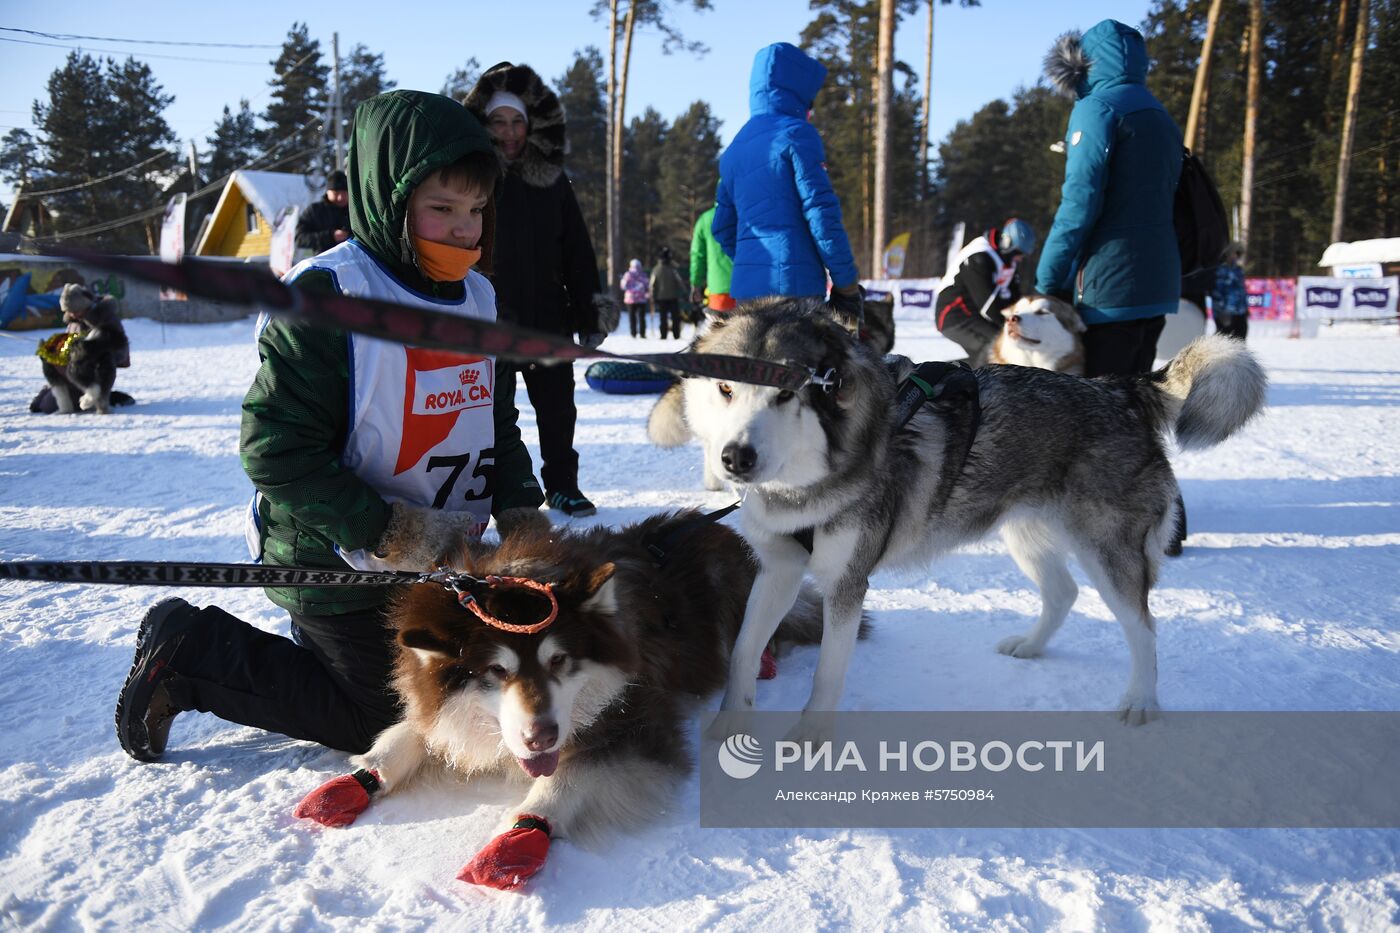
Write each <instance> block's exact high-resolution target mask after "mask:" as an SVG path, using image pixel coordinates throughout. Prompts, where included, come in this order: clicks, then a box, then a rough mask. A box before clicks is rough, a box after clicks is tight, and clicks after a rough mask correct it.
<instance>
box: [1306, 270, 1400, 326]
mask: <svg viewBox="0 0 1400 933" xmlns="http://www.w3.org/2000/svg"><path fill="white" fill-rule="evenodd" d="M1397 295H1400V276H1394V275H1392V276H1388V277H1386V278H1383V279H1382V278H1367V279H1358V278H1329V277H1323V276H1312V275H1300V276H1298V297H1297V308H1298V317H1300V318H1304V319H1314V320H1325V321H1357V320H1378V319H1384V318H1390V317H1394V316H1395V308H1396V298H1397Z"/></svg>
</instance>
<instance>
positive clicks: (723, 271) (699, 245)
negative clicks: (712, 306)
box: [690, 205, 734, 295]
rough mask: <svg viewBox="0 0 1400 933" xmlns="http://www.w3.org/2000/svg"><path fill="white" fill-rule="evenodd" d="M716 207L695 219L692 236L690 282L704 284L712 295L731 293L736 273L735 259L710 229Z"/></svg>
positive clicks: (711, 207)
mask: <svg viewBox="0 0 1400 933" xmlns="http://www.w3.org/2000/svg"><path fill="white" fill-rule="evenodd" d="M714 219H715V209H714V206H713V205H711V206H710V209H709V210H707V211H706V212H705V213H703V214H701V215H700V217H699V218H698V219H697V220H696V221H695V231H694V233H693V235H692V236H691V238H690V284H691V285H704V286H705V290H706V291H707V292H709V293H710V294H711V295H727V294H729V281H730V279H731V278H732V277H733V275H734V260H732V259H730V258H729V257H728V256H726V255H725V254H724V250H722V249H720V248H719V240H716V239H715V234H714V231H712V230H711V229H710V226H711V224H713V223H714Z"/></svg>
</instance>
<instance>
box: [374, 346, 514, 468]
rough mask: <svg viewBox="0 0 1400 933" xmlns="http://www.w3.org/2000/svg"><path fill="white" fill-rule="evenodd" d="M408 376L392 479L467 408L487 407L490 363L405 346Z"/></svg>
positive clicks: (434, 443)
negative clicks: (401, 434) (400, 432)
mask: <svg viewBox="0 0 1400 933" xmlns="http://www.w3.org/2000/svg"><path fill="white" fill-rule="evenodd" d="M404 353H406V354H407V362H408V367H407V369H408V374H407V376H406V377H405V380H404V387H403V437H402V438H400V440H399V458H398V461H397V462H396V463H395V464H394V475H395V476H397V475H399V474H400V473H402V472H404V471H405V470H408V469H411V468H412V467H413V466H414V465H416V464H417V463H418V461H420V460H422V459H423V455H424V454H426V453H427V452H428V451H430V450H432V449H433V448H434V447H436V446H437V445H438V444H441V443H442V442H443V440H445V439H446V438H447V435H449V434H451V433H452V429H453V428H454V427H456V425H457V417H458V415H460V414H461V413H462V412H464V411H466V410H468V409H470V408H482V407H484V406H487V405H490V404H492V396H493V395H494V393H495V387H496V378H495V375H496V374H495V367H494V365H493V362H492V361H491V360H489V359H486V358H484V357H480V356H464V355H463V354H461V353H452V352H450V351H447V350H423V349H419V348H417V347H405V348H404Z"/></svg>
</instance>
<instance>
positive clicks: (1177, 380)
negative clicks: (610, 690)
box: [649, 299, 1267, 723]
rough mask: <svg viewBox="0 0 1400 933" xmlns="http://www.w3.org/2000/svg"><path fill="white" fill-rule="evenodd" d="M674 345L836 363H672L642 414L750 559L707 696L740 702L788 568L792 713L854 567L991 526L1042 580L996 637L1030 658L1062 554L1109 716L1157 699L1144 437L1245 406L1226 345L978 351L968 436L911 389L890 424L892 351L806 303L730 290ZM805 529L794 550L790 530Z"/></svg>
mask: <svg viewBox="0 0 1400 933" xmlns="http://www.w3.org/2000/svg"><path fill="white" fill-rule="evenodd" d="M694 349H695V351H696V352H699V353H717V354H728V355H732V356H748V357H755V358H758V359H763V360H773V361H778V362H782V363H786V364H790V365H793V366H797V367H801V368H806V369H810V370H812V371H813V372H815V373H826V372H827V371H828V370H832V371H834V374H835V377H836V379H837V380H839V384H838V385H837V386H836V387H834V389H827V388H823V387H822V386H820V385H809V386H808V387H806V388H804V389H802V390H801V391H798V392H792V391H786V390H779V389H774V388H767V387H763V386H752V385H741V384H739V383H728V382H723V381H720V380H717V379H705V378H688V379H686V380H684V383H683V388H682V390H681V392H682V397H683V410H682V407H681V406H677V405H669V406H668V405H667V404H666V403H664V402H663V403H662V404H660V405H658V409H657V410H656V411H654V412H653V415H652V418H651V421H650V422H649V430H650V433H651V436H652V439H653V440H654V441H656V442H657V443H680V442H683V441H684V440H685V439H686V438H687V437H688V435H689V433H690V432H693V433H694V434H695V435H697V436H698V437H699V439H700V441H701V443H702V445H703V447H704V452H705V461H706V466H707V470H708V471H712V472H713V473H714V474H716V475H717V476H719V477H720V478H722V479H724V480H727V481H730V482H733V483H736V484H738V485H741V486H743V487H746V489H747V497H746V498H745V500H744V507H743V508H742V509H741V510H740V515H741V516H742V527H743V531H744V536H745V537H746V538H747V540H748V542H749V544H750V545H751V546H752V547H753V550H754V552H755V553H756V554H757V556H758V559H759V563H760V571H759V574H758V577H757V579H756V580H755V581H754V585H753V589H752V591H751V593H750V595H749V598H748V603H747V605H746V607H745V611H744V622H743V627H742V629H741V630H740V633H739V638H738V641H737V643H736V644H735V647H734V652H733V654H732V656H731V661H730V670H729V682H728V683H729V686H728V690H727V692H726V693H725V697H724V701H723V704H722V707H721V710H722V711H732V712H740V711H744V710H747V709H751V708H752V706H753V701H754V677H755V675H756V674H757V673H758V667H759V655H760V653H761V652H762V651H763V647H764V645H765V644H766V643H767V641H768V639H769V637H770V636H771V635H772V634H773V631H774V629H775V627H776V626H777V624H778V621H779V620H780V619H782V618H783V616H784V614H785V613H786V612H787V611H788V609H789V608H790V607H791V606H792V604H793V601H794V599H796V597H797V594H798V590H799V587H800V586H801V584H802V581H803V577H804V574H810V575H811V576H812V578H813V579H814V580H815V582H816V584H817V588H818V589H819V590H820V591H821V592H822V594H823V596H824V606H823V626H824V629H823V635H822V643H821V652H820V656H819V659H818V662H817V670H816V676H815V680H814V683H813V687H812V693H811V697H810V699H809V700H808V702H807V706H806V711H807V712H809V713H811V712H815V711H829V710H834V709H836V708H837V705H838V704H839V702H840V699H841V692H842V689H843V686H844V681H845V677H846V668H847V663H848V661H849V659H850V654H851V650H852V647H853V646H854V644H855V640H856V632H857V622H858V620H859V618H860V613H861V604H862V602H863V601H864V599H865V592H866V588H867V586H868V584H869V579H870V575H871V574H872V573H873V572H874V571H875V570H876V569H879V568H882V567H888V566H893V565H899V564H911V563H923V562H926V561H928V560H929V559H931V558H932V557H934V556H936V555H938V554H940V553H943V552H946V551H948V550H951V549H952V548H954V547H957V546H958V545H960V544H965V543H969V542H974V541H977V540H978V539H980V538H982V537H983V536H985V535H986V534H987V533H988V532H990V531H991V530H993V529H994V528H999V529H1000V531H1001V534H1002V537H1003V539H1004V540H1005V541H1006V544H1007V547H1008V548H1009V549H1010V551H1011V556H1012V557H1013V558H1014V559H1015V561H1016V563H1017V564H1018V565H1019V566H1020V567H1021V569H1022V570H1024V571H1025V572H1026V574H1027V575H1028V576H1029V577H1030V578H1031V579H1032V580H1033V581H1034V582H1035V584H1036V586H1037V587H1039V589H1040V592H1041V597H1042V609H1041V613H1040V618H1039V620H1038V621H1037V623H1036V624H1035V626H1034V627H1033V628H1032V629H1031V630H1030V631H1029V632H1027V633H1025V634H1024V635H1015V636H1012V637H1009V638H1005V639H1003V640H1002V641H1001V642H1000V643H999V644H998V645H997V650H998V651H1000V652H1002V653H1003V654H1009V655H1012V656H1014V657H1017V658H1032V657H1035V656H1037V655H1039V654H1040V653H1041V652H1042V651H1043V650H1044V649H1045V645H1046V642H1048V641H1049V640H1050V638H1051V636H1052V635H1054V634H1055V631H1056V630H1057V629H1058V628H1059V627H1060V624H1061V623H1063V622H1064V620H1065V616H1066V615H1067V614H1068V613H1069V610H1070V607H1071V606H1072V605H1073V604H1074V600H1075V596H1076V595H1077V593H1078V588H1077V587H1076V585H1075V583H1074V580H1073V578H1071V576H1070V573H1069V569H1068V566H1067V561H1066V558H1067V556H1068V555H1070V554H1073V555H1075V557H1076V559H1077V560H1078V562H1079V563H1080V565H1081V566H1082V567H1083V568H1084V570H1085V572H1086V573H1087V574H1088V576H1089V579H1090V580H1091V581H1092V582H1093V584H1094V586H1095V587H1097V589H1098V590H1099V593H1100V595H1101V596H1102V597H1103V600H1104V602H1105V603H1107V604H1108V606H1109V608H1110V609H1111V610H1112V612H1113V614H1114V616H1115V617H1116V618H1117V619H1118V621H1119V623H1120V624H1121V625H1122V626H1123V632H1124V634H1125V635H1126V636H1127V641H1128V649H1129V652H1130V654H1131V657H1132V670H1131V674H1130V675H1129V678H1128V687H1127V691H1126V692H1125V693H1124V694H1123V697H1122V699H1121V701H1120V704H1119V710H1120V712H1121V714H1122V716H1123V718H1124V719H1125V720H1126V721H1129V722H1133V723H1140V722H1143V721H1145V720H1146V719H1147V718H1148V717H1149V716H1151V715H1152V713H1153V711H1155V710H1156V709H1157V708H1158V702H1157V656H1156V633H1155V625H1154V622H1153V619H1152V614H1151V611H1150V610H1149V608H1148V601H1147V596H1148V592H1149V591H1150V590H1151V589H1152V586H1153V584H1154V583H1155V582H1156V579H1157V564H1158V560H1159V557H1160V555H1161V554H1162V551H1163V548H1164V547H1165V546H1166V544H1167V541H1168V539H1169V537H1170V535H1171V531H1172V525H1173V521H1174V518H1175V509H1176V506H1175V497H1176V490H1177V484H1176V479H1175V477H1174V476H1173V474H1172V468H1171V464H1170V463H1168V461H1167V455H1166V451H1165V450H1164V447H1163V434H1164V433H1165V432H1166V431H1167V430H1168V429H1170V430H1172V431H1173V432H1174V433H1175V435H1176V440H1177V444H1178V445H1179V446H1180V447H1181V448H1183V449H1191V448H1201V447H1209V446H1212V445H1215V444H1218V443H1220V442H1221V441H1223V440H1225V439H1226V438H1227V437H1229V436H1230V435H1231V434H1233V433H1234V432H1235V431H1236V430H1238V429H1239V428H1240V427H1241V426H1242V425H1244V424H1245V422H1247V421H1249V419H1250V418H1252V417H1253V416H1254V415H1255V414H1257V413H1258V412H1259V410H1260V409H1261V408H1262V406H1263V404H1264V396H1265V391H1266V388H1267V380H1266V378H1265V376H1264V373H1263V371H1262V369H1261V368H1260V366H1259V364H1258V363H1257V362H1256V361H1255V359H1254V358H1253V357H1252V356H1251V355H1250V353H1249V352H1248V351H1247V350H1246V349H1245V348H1244V345H1243V344H1242V343H1240V342H1239V341H1231V340H1228V339H1217V338H1214V337H1207V338H1202V339H1200V340H1197V341H1195V342H1194V343H1192V344H1191V345H1190V346H1188V347H1187V348H1186V349H1185V350H1183V351H1182V352H1181V353H1180V355H1178V356H1177V357H1176V359H1174V360H1173V361H1172V362H1171V363H1170V364H1169V365H1168V366H1166V367H1165V368H1163V369H1161V370H1158V371H1157V372H1154V373H1150V374H1146V375H1141V376H1132V377H1116V376H1112V377H1103V378H1098V379H1085V378H1080V377H1077V376H1070V375H1066V374H1063V373H1055V372H1049V371H1046V370H1041V369H1030V368H1024V367H1020V366H987V367H984V368H982V369H979V370H977V371H976V373H975V376H976V379H977V383H978V386H979V389H980V394H981V424H980V427H979V428H977V429H976V430H975V435H973V434H972V427H973V426H972V424H971V419H969V418H961V419H958V418H948V417H945V416H943V415H941V414H940V413H938V412H936V411H934V410H933V409H931V408H930V407H929V406H924V407H923V408H922V409H921V410H920V411H919V412H917V413H916V414H915V416H914V418H913V419H912V420H911V421H910V422H909V423H908V424H907V425H906V426H905V427H904V428H903V429H901V430H896V429H895V426H894V424H893V418H894V415H893V411H894V404H893V402H894V397H895V388H896V383H897V380H898V379H899V378H901V377H902V375H903V374H904V373H907V371H908V366H909V362H908V361H907V360H902V358H895V357H890V358H887V359H886V360H881V359H880V358H879V357H878V356H876V355H875V353H874V352H873V351H871V350H869V349H868V348H867V347H865V346H863V345H862V344H860V343H858V342H857V341H856V340H854V339H853V338H852V336H851V334H850V333H849V332H848V330H847V329H846V328H845V327H843V326H842V325H841V323H839V322H837V321H836V320H834V319H833V318H832V317H831V316H830V313H829V311H828V310H827V308H826V306H824V305H821V304H819V303H817V302H814V301H810V300H794V299H765V300H762V301H758V302H754V303H750V304H747V305H742V306H740V307H739V308H738V309H736V310H735V311H734V312H732V313H731V314H730V315H729V316H728V318H727V319H726V320H724V321H722V322H716V323H715V324H714V325H713V326H712V327H711V328H710V329H709V330H708V331H707V332H706V333H705V334H703V335H702V336H701V337H700V338H699V339H698V340H697V342H696V345H695V348H694ZM901 360H902V363H901V362H900V361H901ZM970 437H971V446H970V447H969V446H968V441H969V438H970ZM806 533H810V534H811V538H810V542H811V551H810V553H809V552H808V550H807V547H806V546H805V545H804V544H803V543H802V542H800V541H799V540H798V539H797V538H795V537H794V534H797V535H799V536H801V535H804V534H806Z"/></svg>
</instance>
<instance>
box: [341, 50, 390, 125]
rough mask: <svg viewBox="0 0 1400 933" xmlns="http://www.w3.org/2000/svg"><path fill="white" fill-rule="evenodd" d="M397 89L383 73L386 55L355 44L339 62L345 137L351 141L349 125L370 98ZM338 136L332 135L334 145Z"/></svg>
mask: <svg viewBox="0 0 1400 933" xmlns="http://www.w3.org/2000/svg"><path fill="white" fill-rule="evenodd" d="M395 87H396V84H395V83H394V82H393V81H390V80H389V79H388V78H387V77H386V76H385V74H384V56H383V54H381V53H375V52H371V51H370V50H369V48H368V47H366V46H365V45H364V44H363V43H361V44H358V45H356V46H355V47H354V48H353V49H351V50H350V54H348V55H346V56H345V57H344V58H342V59H341V61H340V112H341V121H342V123H343V125H344V128H345V129H344V138H345V139H349V138H350V124H351V121H352V120H353V119H354V116H355V108H356V107H358V106H359V105H360V104H362V103H364V102H365V101H367V100H369V99H370V98H371V97H377V96H378V95H380V94H383V93H384V92H385V91H392V90H393V89H394V88H395ZM334 139H335V134H334V133H332V134H331V140H332V145H334Z"/></svg>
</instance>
